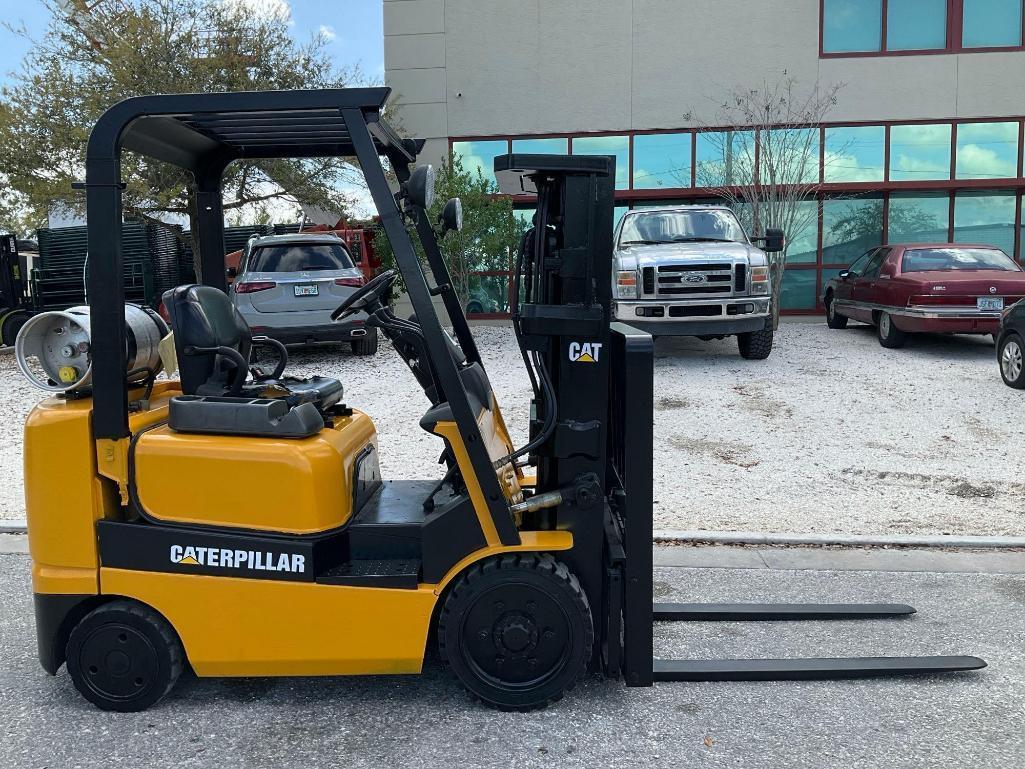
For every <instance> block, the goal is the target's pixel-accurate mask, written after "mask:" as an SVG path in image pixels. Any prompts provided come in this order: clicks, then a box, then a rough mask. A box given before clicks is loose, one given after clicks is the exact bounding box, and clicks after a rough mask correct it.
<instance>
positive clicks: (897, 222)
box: [886, 192, 950, 243]
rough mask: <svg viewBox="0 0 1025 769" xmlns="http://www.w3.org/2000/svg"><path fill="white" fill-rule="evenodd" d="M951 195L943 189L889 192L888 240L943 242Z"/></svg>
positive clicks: (944, 240) (892, 241) (948, 220)
mask: <svg viewBox="0 0 1025 769" xmlns="http://www.w3.org/2000/svg"><path fill="white" fill-rule="evenodd" d="M949 222H950V196H949V195H948V194H947V193H946V192H939V193H928V192H914V193H899V192H894V193H893V194H891V195H890V211H889V220H888V223H889V233H888V235H887V238H886V240H887V242H888V243H946V242H947V227H948V224H949Z"/></svg>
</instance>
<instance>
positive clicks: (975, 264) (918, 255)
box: [900, 248, 1019, 272]
mask: <svg viewBox="0 0 1025 769" xmlns="http://www.w3.org/2000/svg"><path fill="white" fill-rule="evenodd" d="M900 269H901V272H933V271H936V270H995V271H997V272H1019V268H1018V265H1016V264H1015V263H1014V262H1012V261H1011V258H1010V257H1009V256H1007V255H1006V254H1005V253H1003V252H1002V251H999V250H997V249H995V248H913V249H909V250H907V251H905V252H904V256H903V258H902V260H901V265H900Z"/></svg>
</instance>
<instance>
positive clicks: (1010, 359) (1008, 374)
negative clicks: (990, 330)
mask: <svg viewBox="0 0 1025 769" xmlns="http://www.w3.org/2000/svg"><path fill="white" fill-rule="evenodd" d="M997 360H998V361H999V362H1000V376H1001V378H1002V379H1003V380H1004V384H1005V385H1007V386H1008V387H1013V388H1014V389H1015V390H1025V342H1023V341H1022V338H1021V337H1020V336H1018V335H1017V334H1014V333H1011V334H1008V335H1007V336H1005V337H1004V341H1003V342H1001V343H1000V350H999V351H998V352H997Z"/></svg>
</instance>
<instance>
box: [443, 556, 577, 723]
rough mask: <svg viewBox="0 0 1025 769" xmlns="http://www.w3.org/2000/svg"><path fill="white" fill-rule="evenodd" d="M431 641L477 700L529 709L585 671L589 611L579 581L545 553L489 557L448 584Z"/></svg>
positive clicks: (551, 699)
mask: <svg viewBox="0 0 1025 769" xmlns="http://www.w3.org/2000/svg"><path fill="white" fill-rule="evenodd" d="M438 645H439V648H440V651H441V656H442V658H443V659H444V660H445V661H446V662H447V663H448V664H449V666H450V667H451V668H452V671H453V672H454V673H455V674H456V677H457V678H459V680H460V681H461V682H462V684H463V685H464V686H465V687H466V688H467V689H468V690H469V691H470V692H471V693H472V694H474V695H476V696H477V697H479V698H480V699H481V700H482V701H483V702H484V703H485V704H487V705H490V706H492V707H495V708H499V709H500V710H519V711H527V710H535V709H538V708H543V707H545V706H547V705H549V704H551V703H552V702H555V701H556V700H559V699H561V698H562V696H563V694H565V693H566V692H567V691H569V690H570V689H572V688H573V686H574V684H576V682H577V680H578V679H579V678H580V677H581V676H582V675H584V673H585V672H586V671H587V666H588V663H589V661H590V659H591V652H592V647H593V645H594V628H593V625H592V621H591V609H590V606H589V604H588V602H587V596H586V595H585V593H584V591H583V589H582V588H581V587H580V582H579V581H577V578H576V577H575V576H574V575H573V574H572V573H571V572H570V570H569V568H568V567H567V566H566V565H565V564H563V563H560V562H559V561H556V560H555V559H554V558H553V557H552V556H550V555H547V554H543V555H542V554H537V553H525V554H521V555H514V554H510V555H503V556H498V557H495V558H489V559H486V560H484V561H481V562H480V563H477V564H474V565H473V566H471V567H470V568H469V569H467V571H465V572H464V573H463V574H462V575H460V576H459V577H458V578H457V580H456V582H455V583H454V584H453V586H452V588H451V590H450V591H449V593H448V596H447V597H446V598H445V603H444V605H443V606H442V609H441V613H440V615H439V617H438Z"/></svg>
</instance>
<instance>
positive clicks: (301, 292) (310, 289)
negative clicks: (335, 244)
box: [295, 284, 982, 302]
mask: <svg viewBox="0 0 1025 769" xmlns="http://www.w3.org/2000/svg"><path fill="white" fill-rule="evenodd" d="M319 294H320V286H318V285H316V284H313V285H307V286H296V287H295V295H296V296H319ZM979 301H980V302H981V301H982V300H981V299H980V300H979Z"/></svg>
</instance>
